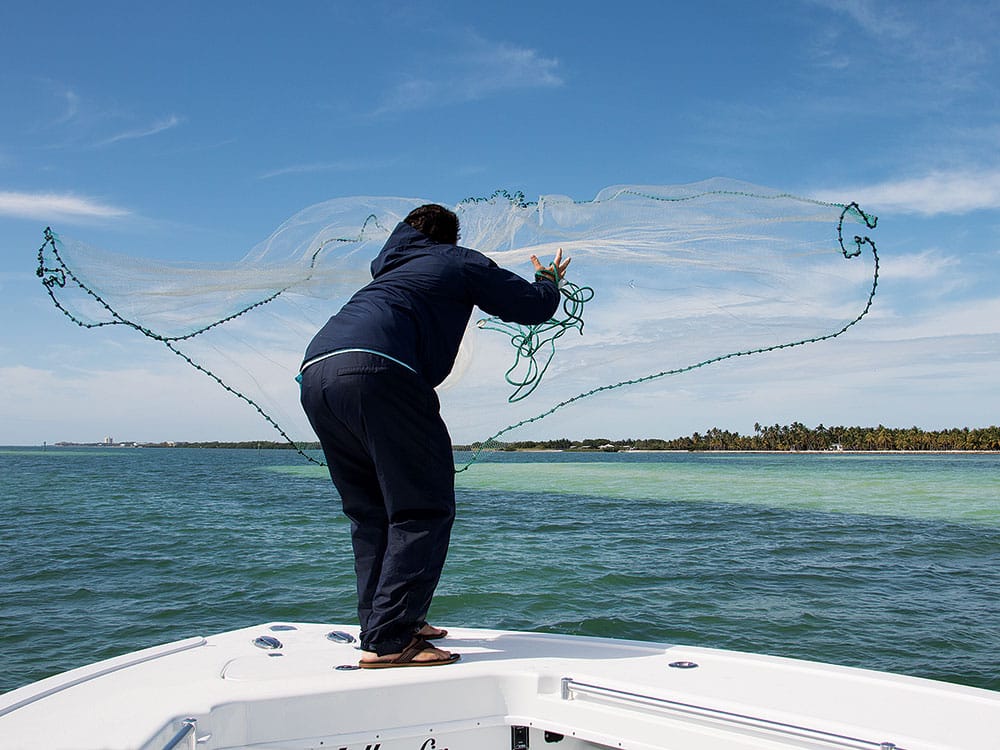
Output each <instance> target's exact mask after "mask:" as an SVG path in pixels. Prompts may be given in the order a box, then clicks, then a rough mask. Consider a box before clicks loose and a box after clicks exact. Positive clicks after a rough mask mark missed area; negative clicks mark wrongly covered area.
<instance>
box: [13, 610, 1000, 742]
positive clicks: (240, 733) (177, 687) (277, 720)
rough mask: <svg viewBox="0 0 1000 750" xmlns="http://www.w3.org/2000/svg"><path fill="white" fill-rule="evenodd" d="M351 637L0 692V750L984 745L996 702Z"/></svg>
mask: <svg viewBox="0 0 1000 750" xmlns="http://www.w3.org/2000/svg"><path fill="white" fill-rule="evenodd" d="M356 637H357V629H356V628H351V627H343V626H334V625H324V624H312V623H308V624H307V623H268V624H264V625H259V626H255V627H250V628H245V629H242V630H235V631H231V632H227V633H221V634H219V635H213V636H210V637H207V638H189V639H187V640H182V641H177V642H176V643H171V644H167V645H164V646H157V647H155V648H151V649H146V650H145V651H140V652H136V653H133V654H128V655H125V656H121V657H118V658H115V659H110V660H107V661H103V662H99V663H96V664H93V665H90V666H86V667H82V668H80V669H75V670H72V671H70V672H66V673H65V674H61V675H56V676H53V677H50V678H48V679H45V680H42V681H40V682H37V683H35V684H32V685H27V686H25V687H22V688H19V689H16V690H13V691H11V692H9V693H6V694H3V695H0V748H2V749H3V750H21V749H22V748H24V749H29V748H30V749H31V750H39V749H44V750H78V749H79V750H93V749H96V748H102V749H106V750H125V749H129V750H133V749H141V750H163V749H167V750H174V749H175V748H183V749H186V750H224V749H225V750H230V749H235V748H254V749H255V750H279V749H280V750H307V749H308V750H493V749H494V748H496V749H497V750H508V749H510V750H527V749H528V748H536V749H537V748H553V750H582V749H584V748H587V749H591V748H613V749H622V748H627V749H629V750H668V749H669V750H709V749H711V750H719V749H721V748H725V749H726V750H744V749H746V750H750V749H751V748H752V749H754V750H762V749H770V750H777V749H778V748H796V749H797V750H802V749H804V748H805V749H811V748H816V749H823V750H831V749H839V748H851V749H853V750H973V748H977V749H978V748H1000V693H997V692H993V691H989V690H982V689H978V688H972V687H965V686H961V685H954V684H950V683H942V682H936V681H932V680H925V679H919V678H914V677H904V676H900V675H893V674H886V673H880V672H874V671H869V670H863V669H855V668H847V667H838V666H832V665H826V664H818V663H813V662H806V661H799V660H793V659H785V658H779V657H773V656H760V655H753V654H743V653H736V652H731V651H721V650H715V649H706V648H696V647H688V646H670V645H664V644H655V643H642V642H637V641H621V640H613V639H606V638H587V637H579V636H560V635H549V634H540V633H520V632H508V631H493V630H475V629H463V628H449V636H448V638H447V639H446V640H445V641H443V642H441V644H442V648H445V649H449V650H454V651H457V652H459V653H461V654H462V659H461V661H459V662H457V663H455V664H451V665H446V666H435V667H420V668H406V669H379V670H364V669H357V668H356V666H357V662H358V657H359V652H358V650H357V642H356Z"/></svg>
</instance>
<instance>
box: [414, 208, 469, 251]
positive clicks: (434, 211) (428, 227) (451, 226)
mask: <svg viewBox="0 0 1000 750" xmlns="http://www.w3.org/2000/svg"><path fill="white" fill-rule="evenodd" d="M403 221H405V222H406V223H407V224H409V225H410V226H411V227H413V228H414V229H416V230H417V231H418V232H420V233H422V234H425V235H427V236H428V237H430V238H431V239H432V240H434V241H435V242H440V243H441V244H443V245H457V244H458V217H457V216H456V215H455V214H454V212H452V211H449V210H448V209H447V208H445V207H444V206H439V205H438V204H437V203H428V204H427V205H425V206H420V207H419V208H415V209H413V210H412V211H410V213H409V214H407V216H406V218H405V219H403Z"/></svg>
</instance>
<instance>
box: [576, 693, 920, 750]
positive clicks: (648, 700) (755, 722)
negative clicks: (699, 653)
mask: <svg viewBox="0 0 1000 750" xmlns="http://www.w3.org/2000/svg"><path fill="white" fill-rule="evenodd" d="M561 695H562V699H563V700H574V699H575V698H576V696H578V695H583V696H589V697H591V698H596V699H598V700H600V699H607V700H609V701H612V702H614V703H616V704H619V705H622V704H624V705H632V706H643V707H646V708H653V709H658V710H660V711H663V712H665V713H667V714H681V715H684V716H686V717H690V716H696V717H699V718H701V719H706V720H709V721H711V722H714V723H723V724H729V725H739V726H740V727H741V728H745V729H752V730H757V731H759V732H764V733H769V734H781V735H784V736H786V737H787V736H794V737H798V738H802V739H808V740H814V741H818V742H823V743H825V744H826V745H832V746H834V747H843V748H851V749H852V750H906V749H905V748H903V747H901V746H899V745H897V744H896V743H894V742H886V741H884V740H883V741H879V740H867V739H861V738H858V737H851V736H848V735H844V734H837V733H835V732H826V731H823V730H821V729H813V728H811V727H804V726H799V725H796V724H790V723H785V722H781V721H775V720H773V719H765V718H761V717H758V716H750V715H748V714H741V713H736V712H733V711H724V710H722V709H719V708H712V707H709V706H699V705H697V704H694V703H685V702H683V701H675V700H669V699H667V698H659V697H656V696H651V695H642V694H640V693H632V692H628V691H626V690H618V689H616V688H608V687H602V686H600V685H591V684H589V683H586V682H578V681H577V680H574V679H573V678H572V677H564V678H563V679H562V691H561Z"/></svg>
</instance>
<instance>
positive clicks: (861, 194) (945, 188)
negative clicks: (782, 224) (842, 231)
mask: <svg viewBox="0 0 1000 750" xmlns="http://www.w3.org/2000/svg"><path fill="white" fill-rule="evenodd" d="M844 196H849V197H850V199H851V200H854V201H857V202H858V203H859V204H861V205H862V206H864V207H865V208H866V209H870V210H872V211H874V212H875V213H876V214H877V213H879V212H885V211H895V212H899V213H912V214H922V215H924V216H937V215H940V214H966V213H969V212H970V211H979V210H996V209H1000V169H995V170H958V171H951V172H931V173H930V174H927V175H924V176H923V177H910V178H904V179H897V180H887V181H885V182H880V183H876V184H874V185H861V186H855V187H848V188H843V189H838V190H831V191H822V192H820V193H817V194H816V196H815V197H817V198H819V199H820V200H843V198H844Z"/></svg>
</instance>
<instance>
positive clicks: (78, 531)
mask: <svg viewBox="0 0 1000 750" xmlns="http://www.w3.org/2000/svg"><path fill="white" fill-rule="evenodd" d="M0 488H2V496H0V511H2V513H0V559H2V560H3V561H4V574H3V576H2V577H0V646H2V648H3V651H4V653H5V654H6V663H5V667H6V668H5V669H4V670H3V672H2V673H0V691H2V690H9V689H12V688H14V687H17V686H20V685H23V684H26V683H28V682H31V681H33V680H37V679H40V678H42V677H45V676H47V675H49V674H53V673H55V672H59V671H63V670H66V669H70V668H72V667H76V666H80V665H82V664H86V663H90V662H92V661H95V660H98V659H103V658H108V657H111V656H115V655H117V654H120V653H124V652H127V651H131V650H135V649H138V648H142V647H145V646H150V645H154V644H156V643H162V642H166V641H171V640H176V639H179V638H183V637H187V636H191V635H199V634H200V635H208V634H211V633H213V632H218V631H222V630H228V629H231V628H235V627H242V626H246V625H251V624H254V623H257V622H265V621H269V620H301V621H324V622H340V623H352V622H354V621H355V616H354V593H353V591H354V582H353V574H352V561H351V555H350V545H349V540H348V529H347V524H346V522H345V520H344V519H343V518H342V517H341V516H340V515H339V512H338V507H337V501H336V497H335V495H334V493H333V490H332V486H331V485H330V483H329V479H328V478H327V477H326V475H325V473H324V470H322V469H318V468H315V467H312V466H309V465H307V464H305V463H304V462H302V461H301V459H297V458H296V457H295V456H294V455H293V454H291V453H289V452H286V451H253V450H186V449H169V450H168V449H89V450H88V449H51V448H50V449H49V450H47V451H42V450H38V449H0ZM458 501H459V519H458V521H457V523H456V527H455V534H454V537H453V543H452V547H451V551H450V555H449V560H448V565H447V568H446V570H445V574H444V578H443V581H442V584H441V586H440V588H439V590H438V595H437V597H436V599H435V603H434V608H433V610H432V616H433V619H434V621H435V622H436V623H438V624H441V625H456V626H458V625H461V626H469V627H491V628H510V629H526V630H542V631H548V632H560V633H574V634H586V635H603V636H617V637H623V638H633V639H640V640H655V641H662V642H668V643H683V644H692V645H700V646H710V647H717V648H729V649H738V650H743V651H754V652H764V653H771V654H778V655H783V656H791V657H797V658H805V659H813V660H818V661H826V662H834V663H840V664H848V665H854V666H864V667H869V668H874V669H880V670H889V671H894V672H901V673H905V674H913V675H918V676H923V677H931V678H936V679H944V680H950V681H955V682H961V683H965V684H970V685H976V686H980V687H986V688H991V689H994V690H1000V456H997V455H982V456H980V455H899V456H897V455H853V454H852V455H846V454H830V455H825V454H823V455H811V454H810V455H805V454H792V455H788V454H686V453H681V454H674V453H668V454H635V453H632V454H601V455H584V454H570V453H518V454H497V455H494V456H491V457H490V459H489V461H488V462H485V463H479V464H476V465H474V466H473V467H472V468H471V469H470V470H469V471H468V472H465V473H462V474H460V475H459V476H458Z"/></svg>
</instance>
